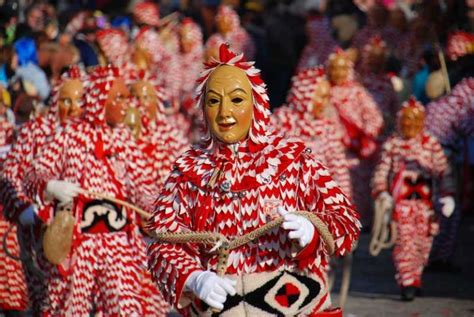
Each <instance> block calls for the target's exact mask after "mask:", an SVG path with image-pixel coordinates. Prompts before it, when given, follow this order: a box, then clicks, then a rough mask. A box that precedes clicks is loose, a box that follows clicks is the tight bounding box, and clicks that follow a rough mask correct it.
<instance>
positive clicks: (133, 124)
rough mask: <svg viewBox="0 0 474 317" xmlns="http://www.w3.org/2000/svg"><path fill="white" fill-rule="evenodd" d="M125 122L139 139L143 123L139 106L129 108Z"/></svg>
mask: <svg viewBox="0 0 474 317" xmlns="http://www.w3.org/2000/svg"><path fill="white" fill-rule="evenodd" d="M125 124H126V125H127V126H128V127H129V128H130V130H131V131H132V134H133V136H134V137H135V139H138V137H139V136H140V130H141V128H142V124H141V116H140V112H139V111H138V109H137V108H135V107H130V108H128V110H127V114H126V115H125Z"/></svg>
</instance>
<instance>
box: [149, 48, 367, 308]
mask: <svg viewBox="0 0 474 317" xmlns="http://www.w3.org/2000/svg"><path fill="white" fill-rule="evenodd" d="M220 67H224V68H225V67H231V71H232V70H234V69H236V70H237V71H238V72H239V76H245V77H246V80H247V79H248V81H249V83H248V84H249V85H250V84H251V88H250V86H249V88H248V89H249V90H250V93H251V94H252V96H251V97H250V98H251V100H252V102H251V104H250V107H252V108H253V116H252V119H251V122H250V124H251V125H250V130H249V134H248V137H246V138H245V139H243V140H242V141H241V142H237V143H232V144H228V143H224V142H222V141H220V140H219V139H217V138H216V137H215V136H214V135H213V134H211V131H210V124H211V123H209V122H207V121H206V122H207V126H206V129H207V133H206V136H205V138H204V140H203V142H202V143H201V144H200V145H198V146H195V147H193V148H192V149H190V150H189V151H188V152H186V153H185V154H183V155H182V156H181V157H180V158H179V159H178V160H177V162H176V164H175V165H176V167H175V169H174V171H173V173H172V174H171V175H170V177H169V178H168V180H167V181H166V183H165V185H164V188H163V190H162V192H161V195H160V197H159V198H158V200H157V202H156V210H155V213H154V215H153V217H152V219H151V220H150V223H149V230H150V231H152V232H154V233H155V234H156V233H160V232H190V231H191V232H201V231H213V232H219V233H222V234H224V235H225V236H227V237H235V236H239V235H242V234H245V233H248V232H250V231H253V230H255V229H256V228H258V227H260V226H262V225H263V224H264V223H266V222H268V221H269V220H270V219H271V218H272V214H273V212H274V211H275V209H276V207H278V206H284V207H285V208H288V209H290V210H308V211H310V212H312V213H314V214H315V215H317V216H318V217H320V219H321V220H323V221H324V223H326V225H327V226H328V228H329V231H330V232H331V233H332V234H333V235H334V240H335V249H336V251H335V253H336V254H338V255H343V254H345V253H346V252H349V251H350V250H351V248H352V246H353V244H354V243H355V241H356V239H357V237H358V234H359V230H360V224H359V221H358V219H357V213H356V212H355V211H354V210H353V208H352V206H351V205H350V202H349V201H348V199H347V198H346V197H345V195H344V194H343V193H342V190H341V189H340V188H339V187H338V186H337V184H336V183H335V182H334V181H333V180H332V178H331V177H330V176H329V172H328V171H327V170H326V169H325V168H324V167H323V166H322V165H321V164H320V163H319V162H318V161H316V160H315V159H314V158H313V157H312V156H311V155H310V154H309V152H310V151H309V150H306V149H305V146H304V145H303V144H302V143H299V142H292V141H286V140H285V139H284V138H283V137H282V136H279V135H276V134H273V133H269V132H268V130H267V129H268V125H269V119H270V118H269V115H270V113H269V105H268V97H267V94H266V91H265V84H264V83H263V81H262V80H261V79H260V76H259V72H258V70H256V69H255V68H254V67H253V66H252V63H248V62H246V61H245V60H244V59H243V56H242V55H239V56H236V55H234V54H233V53H232V52H230V51H228V49H227V48H226V47H225V46H224V45H223V46H221V48H220V58H219V61H216V62H212V63H209V64H206V68H205V71H204V72H203V75H202V77H201V78H200V79H199V83H200V85H199V87H198V91H199V97H198V98H199V101H198V104H199V106H200V107H202V109H203V110H204V107H205V106H204V102H205V99H206V96H205V90H206V89H207V88H206V85H207V84H208V83H209V81H210V80H212V76H213V74H214V72H219V71H220ZM210 78H211V79H210ZM247 100H250V99H247ZM236 102H239V101H238V100H237V101H236ZM206 103H207V101H206ZM212 124H214V123H212ZM318 240H319V235H318V234H315V235H314V239H313V240H311V242H310V243H309V244H308V245H307V246H306V248H304V249H302V250H296V249H293V248H292V246H291V242H290V241H289V239H288V238H287V233H286V232H285V231H284V230H283V229H279V228H277V229H274V230H273V231H271V232H269V233H268V234H266V235H264V236H262V237H261V238H259V239H258V241H255V242H254V243H250V244H247V245H244V246H242V247H239V248H237V249H234V250H232V251H230V254H229V258H228V262H227V274H228V275H227V276H228V277H232V278H234V279H235V280H237V282H236V283H237V284H236V294H235V295H234V296H231V297H229V296H228V297H227V301H226V302H225V304H224V305H223V311H222V312H221V314H220V315H221V316H256V315H259V316H273V315H276V314H284V313H286V314H289V315H311V316H312V315H314V316H318V314H319V313H321V314H323V311H325V310H326V309H328V308H329V307H330V298H329V293H328V290H327V280H326V270H327V267H328V253H327V251H326V250H325V244H324V242H321V241H318ZM298 251H299V252H298ZM149 261H150V262H149V263H150V269H151V272H152V275H153V277H154V279H155V281H156V283H157V284H158V286H159V287H160V289H161V291H162V292H163V295H164V297H165V298H166V300H167V301H168V302H171V303H173V304H174V305H175V306H176V307H177V308H178V309H179V310H180V311H181V312H183V313H185V314H191V315H196V314H199V313H201V312H202V311H204V310H206V306H207V305H205V304H204V303H203V302H202V301H199V300H197V299H196V298H193V297H192V296H190V294H189V292H188V291H187V289H185V284H186V283H187V282H188V280H189V279H190V278H191V276H194V274H195V273H198V274H201V273H206V274H208V275H212V274H213V273H210V271H204V272H203V270H214V269H215V268H216V265H217V259H216V257H215V256H211V255H210V254H208V253H206V252H205V251H204V250H203V249H200V248H198V247H197V246H195V245H193V244H186V245H179V244H169V243H153V244H151V245H150V247H149ZM200 270H201V271H200ZM242 287H243V288H244V289H242ZM337 314H338V315H337V316H340V315H341V312H340V311H339V312H338V313H337Z"/></svg>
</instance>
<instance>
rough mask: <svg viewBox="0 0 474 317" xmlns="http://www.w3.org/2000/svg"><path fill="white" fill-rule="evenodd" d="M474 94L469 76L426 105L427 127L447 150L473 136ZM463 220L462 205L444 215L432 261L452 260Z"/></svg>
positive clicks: (444, 261)
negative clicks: (448, 214)
mask: <svg viewBox="0 0 474 317" xmlns="http://www.w3.org/2000/svg"><path fill="white" fill-rule="evenodd" d="M473 96H474V78H473V77H468V78H465V79H463V80H462V81H461V82H459V83H458V84H457V85H456V86H454V88H453V90H452V91H451V93H450V94H448V95H446V96H443V97H441V98H440V99H438V100H436V101H433V102H431V103H429V104H428V105H427V108H426V109H427V110H426V122H428V124H427V126H426V128H427V130H428V131H429V133H431V134H432V135H433V136H435V137H436V138H437V139H438V140H439V142H440V143H441V144H442V145H443V147H445V148H446V149H450V150H452V149H458V147H459V146H460V144H459V143H460V142H461V143H462V142H465V141H466V140H465V139H464V138H463V136H472V135H474V106H473V105H474V102H473V101H474V97H473ZM463 139H464V140H463ZM464 144H466V143H464ZM466 150H467V149H464V151H466ZM465 176H467V175H465ZM460 222H461V208H456V209H455V211H454V213H453V215H452V216H451V217H449V218H446V217H441V221H440V234H439V235H438V236H436V238H435V239H434V242H433V249H432V251H431V255H430V262H432V263H436V262H438V263H445V264H446V263H452V260H453V255H454V252H455V247H456V245H457V243H456V242H457V236H458V229H459V224H460Z"/></svg>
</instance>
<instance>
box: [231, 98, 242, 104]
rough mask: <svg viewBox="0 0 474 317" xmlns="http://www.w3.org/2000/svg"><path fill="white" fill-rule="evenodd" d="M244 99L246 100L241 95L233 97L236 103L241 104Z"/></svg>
mask: <svg viewBox="0 0 474 317" xmlns="http://www.w3.org/2000/svg"><path fill="white" fill-rule="evenodd" d="M242 101H244V100H243V99H242V98H240V97H235V98H232V102H233V103H235V104H240V103H241V102H242Z"/></svg>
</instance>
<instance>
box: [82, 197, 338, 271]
mask: <svg viewBox="0 0 474 317" xmlns="http://www.w3.org/2000/svg"><path fill="white" fill-rule="evenodd" d="M81 193H82V194H85V195H90V196H95V197H97V198H101V199H105V200H109V201H112V202H114V203H117V204H120V205H122V206H125V207H128V208H130V209H132V210H134V211H136V212H137V213H138V214H140V215H141V216H143V217H145V218H146V219H150V218H151V216H152V215H151V214H150V213H148V212H146V211H144V210H143V209H140V208H138V207H136V206H134V205H132V204H130V203H128V202H126V201H123V200H120V199H117V198H114V197H109V196H107V195H104V194H102V193H95V192H91V191H87V190H81ZM293 213H294V214H296V215H299V216H303V217H305V218H306V219H308V220H309V221H311V223H312V224H313V225H314V226H315V227H316V229H317V230H318V232H319V234H320V235H321V238H322V239H323V241H324V243H325V244H326V248H327V251H328V253H329V255H332V254H334V250H335V244H334V238H333V237H332V235H331V232H329V229H328V227H327V225H326V224H325V223H324V222H323V221H322V220H321V219H320V218H319V217H318V216H317V215H316V214H314V213H311V212H308V211H296V212H293ZM283 221H284V218H283V217H279V218H277V219H275V220H272V221H270V222H268V223H267V224H265V225H263V226H262V227H260V228H258V229H256V230H254V231H252V232H249V233H247V234H245V235H243V236H241V237H237V238H235V239H233V240H231V241H229V240H228V239H227V238H226V237H225V236H224V235H222V234H220V233H216V232H209V231H206V232H179V233H168V232H166V233H152V236H153V238H154V239H155V240H156V241H157V242H162V243H173V244H177V243H199V244H206V245H214V248H213V249H211V251H213V250H216V249H217V250H218V253H219V256H220V258H222V257H223V256H225V254H227V255H228V252H229V251H230V250H233V249H237V248H239V247H241V246H243V245H246V244H248V243H250V242H252V241H254V240H256V239H258V238H260V237H261V236H263V235H265V234H267V233H269V232H270V231H272V230H273V229H274V228H276V227H279V226H281V224H282V223H283ZM219 262H222V261H219ZM225 265H227V262H225ZM218 271H223V272H224V273H225V269H224V270H223V268H222V267H219V268H218Z"/></svg>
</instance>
